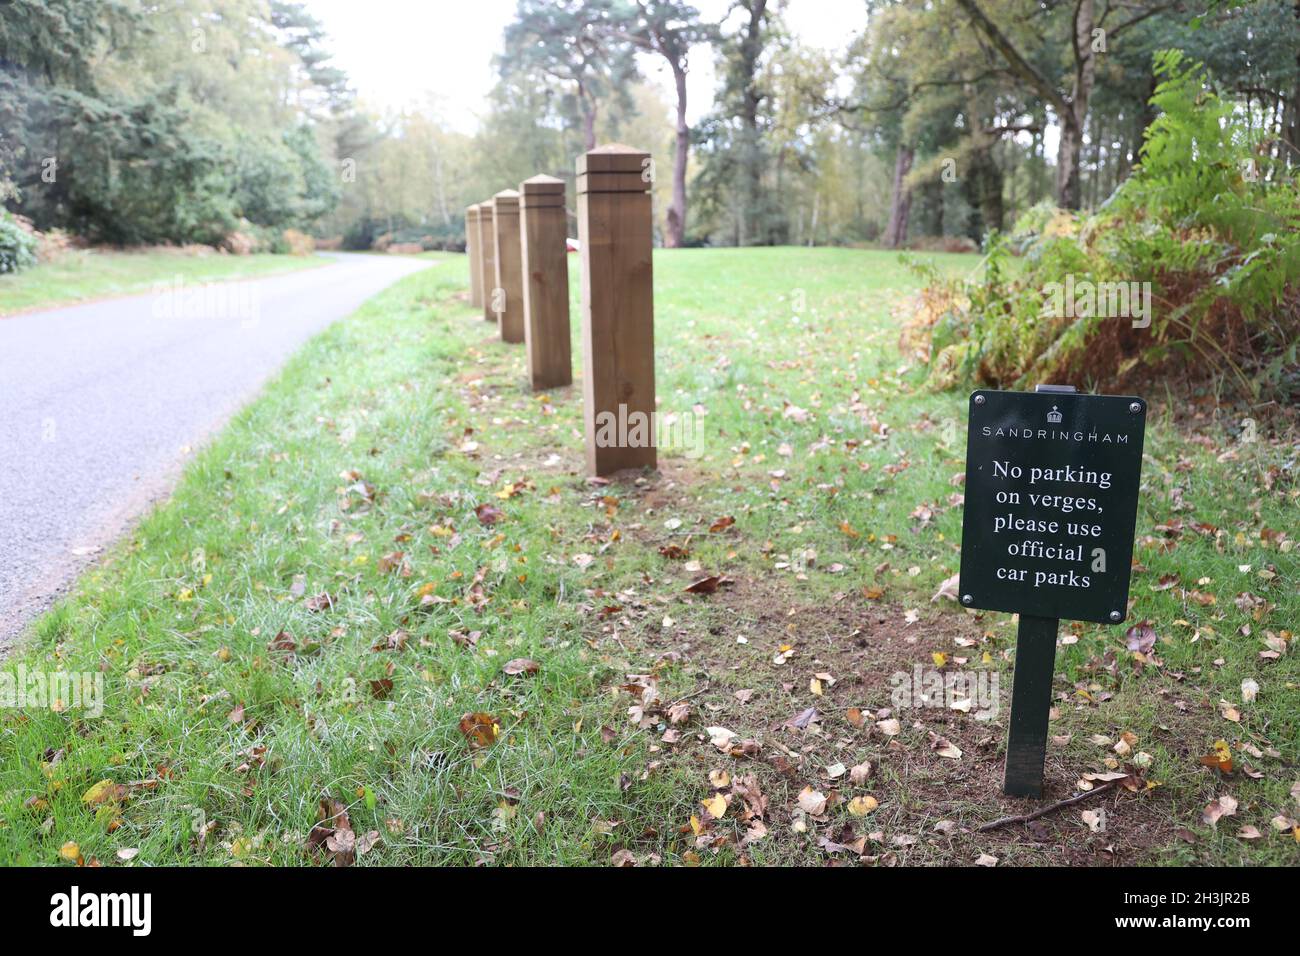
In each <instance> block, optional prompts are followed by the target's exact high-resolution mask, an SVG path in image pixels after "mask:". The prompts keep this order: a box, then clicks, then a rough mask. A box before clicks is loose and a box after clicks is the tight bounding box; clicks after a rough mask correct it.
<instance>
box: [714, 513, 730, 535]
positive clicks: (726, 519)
mask: <svg viewBox="0 0 1300 956" xmlns="http://www.w3.org/2000/svg"><path fill="white" fill-rule="evenodd" d="M735 523H736V519H735V518H733V517H731V516H730V515H724V516H723V517H721V518H719V519H718V520H716V521H715V522H713V524H711V525H709V530H710V531H712V532H713V533H714V534H717V533H718V532H719V531H726V530H727V529H728V528H730V527H731V526H732V525H733V524H735Z"/></svg>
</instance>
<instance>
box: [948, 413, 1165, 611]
mask: <svg viewBox="0 0 1300 956" xmlns="http://www.w3.org/2000/svg"><path fill="white" fill-rule="evenodd" d="M1145 427H1146V402H1144V401H1142V399H1140V398H1132V397H1125V396H1118V395H1082V394H1074V393H1067V392H1058V391H1043V392H995V391H978V392H975V393H974V394H973V395H972V396H971V398H970V426H969V431H968V433H967V440H966V505H965V509H964V512H963V515H962V535H961V583H960V587H959V589H958V592H957V593H958V594H960V595H961V602H962V603H963V604H964V605H966V606H967V607H978V608H987V609H988V610H993V611H1018V612H1019V613H1021V614H1031V615H1034V616H1036V617H1048V618H1069V619H1071V620H1080V621H1098V622H1101V623H1110V624H1115V623H1118V622H1120V621H1122V620H1123V619H1124V618H1125V617H1126V616H1127V613H1128V584H1129V569H1130V565H1131V563H1132V559H1133V528H1134V523H1135V521H1136V519H1137V499H1138V484H1139V482H1140V479H1141V471H1142V439H1143V435H1144V432H1145Z"/></svg>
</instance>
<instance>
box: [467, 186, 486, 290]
mask: <svg viewBox="0 0 1300 956" xmlns="http://www.w3.org/2000/svg"><path fill="white" fill-rule="evenodd" d="M465 254H466V255H467V256H468V257H469V304H470V305H472V306H474V307H476V308H482V307H483V263H482V261H481V259H480V252H479V224H478V203H475V204H474V205H472V206H468V207H466V209H465Z"/></svg>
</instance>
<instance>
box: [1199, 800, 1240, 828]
mask: <svg viewBox="0 0 1300 956" xmlns="http://www.w3.org/2000/svg"><path fill="white" fill-rule="evenodd" d="M1236 812H1237V801H1236V799H1235V798H1233V797H1230V796H1228V795H1227V794H1226V793H1225V794H1224V795H1223V796H1221V797H1219V799H1217V800H1214V801H1212V802H1211V803H1210V804H1209V805H1208V806H1207V807H1206V808H1205V810H1204V811H1202V813H1201V819H1202V820H1203V821H1204V822H1206V823H1208V824H1209V825H1210V826H1215V825H1217V824H1218V822H1219V820H1220V819H1222V818H1223V817H1230V816H1233V815H1235V814H1236Z"/></svg>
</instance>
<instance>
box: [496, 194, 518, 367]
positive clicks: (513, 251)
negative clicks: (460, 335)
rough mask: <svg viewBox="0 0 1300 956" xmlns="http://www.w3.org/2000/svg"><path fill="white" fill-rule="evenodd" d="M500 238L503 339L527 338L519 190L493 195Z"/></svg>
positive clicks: (498, 304) (498, 269)
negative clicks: (520, 237) (525, 334)
mask: <svg viewBox="0 0 1300 956" xmlns="http://www.w3.org/2000/svg"><path fill="white" fill-rule="evenodd" d="M492 228H493V232H494V233H495V236H494V238H495V241H496V277H497V281H496V290H495V291H496V293H497V295H498V296H499V297H500V298H499V299H498V301H497V302H496V303H495V305H496V309H497V320H498V321H499V322H500V323H501V341H503V342H523V340H524V270H523V262H522V260H521V258H520V249H519V193H517V192H515V191H514V190H513V189H503V190H501V192H499V193H497V194H496V195H495V196H493V197H492Z"/></svg>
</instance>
